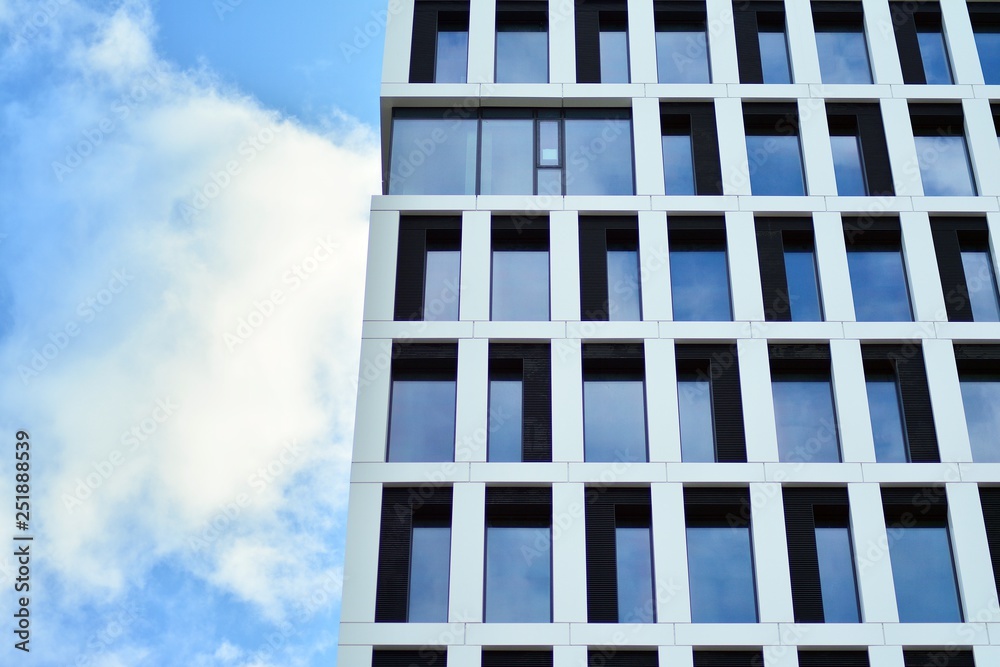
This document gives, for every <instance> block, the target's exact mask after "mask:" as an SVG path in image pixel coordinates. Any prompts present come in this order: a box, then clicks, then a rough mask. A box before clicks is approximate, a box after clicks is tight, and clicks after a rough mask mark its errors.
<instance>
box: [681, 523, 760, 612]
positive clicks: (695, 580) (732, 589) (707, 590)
mask: <svg viewBox="0 0 1000 667" xmlns="http://www.w3.org/2000/svg"><path fill="white" fill-rule="evenodd" d="M687 552H688V578H689V580H690V585H691V620H692V621H694V622H695V623H756V622H757V593H756V587H755V585H754V576H753V556H752V555H751V547H750V529H749V528H747V527H745V526H733V527H729V526H689V527H688V528H687Z"/></svg>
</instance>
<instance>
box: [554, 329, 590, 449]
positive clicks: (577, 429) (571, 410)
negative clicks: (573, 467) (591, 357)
mask: <svg viewBox="0 0 1000 667" xmlns="http://www.w3.org/2000/svg"><path fill="white" fill-rule="evenodd" d="M582 352H583V350H582V345H581V344H580V341H579V340H575V339H572V340H558V341H555V340H554V341H552V460H553V461H583V357H582Z"/></svg>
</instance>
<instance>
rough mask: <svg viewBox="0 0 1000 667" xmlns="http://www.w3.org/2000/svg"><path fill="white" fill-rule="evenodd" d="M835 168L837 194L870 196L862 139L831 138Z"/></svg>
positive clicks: (850, 137)
mask: <svg viewBox="0 0 1000 667" xmlns="http://www.w3.org/2000/svg"><path fill="white" fill-rule="evenodd" d="M830 148H831V149H832V150H833V168H834V173H835V174H836V177H837V194H838V195H841V196H845V197H846V196H864V195H867V194H868V183H867V181H866V180H865V166H864V160H863V158H862V156H861V139H860V138H859V137H858V136H857V135H854V134H848V135H841V136H836V135H834V136H831V137H830Z"/></svg>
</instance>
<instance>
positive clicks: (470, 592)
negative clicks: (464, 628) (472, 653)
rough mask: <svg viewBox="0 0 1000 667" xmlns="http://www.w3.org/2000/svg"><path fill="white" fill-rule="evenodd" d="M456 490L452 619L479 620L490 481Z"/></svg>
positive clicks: (449, 609)
mask: <svg viewBox="0 0 1000 667" xmlns="http://www.w3.org/2000/svg"><path fill="white" fill-rule="evenodd" d="M453 493H454V495H453V497H452V520H451V521H452V523H451V581H450V587H449V591H448V619H449V620H450V621H452V622H456V623H458V622H470V623H475V622H480V621H482V619H483V576H484V569H485V564H486V555H485V552H486V485H485V484H476V483H471V484H456V485H455V489H454V492H453ZM376 523H377V522H376Z"/></svg>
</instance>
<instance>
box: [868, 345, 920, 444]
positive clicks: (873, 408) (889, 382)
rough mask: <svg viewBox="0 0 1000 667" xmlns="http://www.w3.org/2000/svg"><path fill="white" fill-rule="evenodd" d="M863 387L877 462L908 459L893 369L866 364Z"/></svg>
mask: <svg viewBox="0 0 1000 667" xmlns="http://www.w3.org/2000/svg"><path fill="white" fill-rule="evenodd" d="M865 388H866V390H867V393H868V412H869V413H870V414H871V420H872V438H873V439H874V441H875V460H876V461H878V462H879V463H905V462H907V461H909V451H908V447H907V445H906V424H905V423H904V422H903V406H902V400H901V397H900V394H899V384H898V383H897V381H896V375H895V373H893V372H892V369H891V368H888V369H887V368H884V367H879V365H875V366H872V367H866V368H865Z"/></svg>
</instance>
